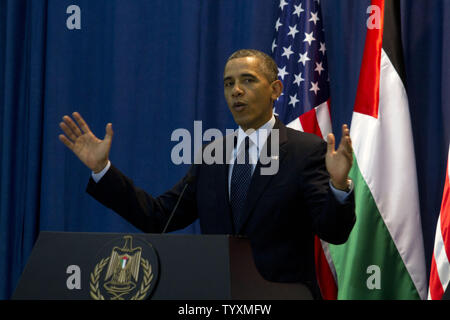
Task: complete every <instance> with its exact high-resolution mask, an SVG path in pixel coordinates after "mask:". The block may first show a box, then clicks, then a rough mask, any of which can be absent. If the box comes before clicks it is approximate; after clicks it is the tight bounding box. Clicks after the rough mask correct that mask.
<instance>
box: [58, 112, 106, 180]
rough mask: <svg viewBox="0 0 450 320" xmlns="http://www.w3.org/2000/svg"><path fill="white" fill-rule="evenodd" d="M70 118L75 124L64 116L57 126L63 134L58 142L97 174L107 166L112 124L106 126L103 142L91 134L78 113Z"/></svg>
mask: <svg viewBox="0 0 450 320" xmlns="http://www.w3.org/2000/svg"><path fill="white" fill-rule="evenodd" d="M72 116H73V118H74V119H75V121H76V123H75V122H74V121H73V120H72V118H71V117H69V116H67V115H66V116H64V117H63V122H61V123H60V124H59V126H60V127H61V129H62V130H63V131H64V133H65V135H64V134H60V135H59V140H60V141H61V142H62V143H64V144H65V145H66V146H67V147H68V148H69V149H70V150H72V151H73V153H75V155H76V156H77V157H78V158H79V159H80V160H81V162H83V163H84V164H85V165H86V166H87V167H88V168H89V169H91V170H92V171H94V172H95V173H98V172H100V171H101V170H103V168H105V167H106V165H107V164H108V156H109V150H110V149H111V142H112V136H113V130H112V124H111V123H108V124H107V125H106V135H105V137H104V139H103V140H100V139H98V138H97V137H96V136H95V135H94V134H93V133H92V131H91V130H90V129H89V127H88V125H87V124H86V122H85V121H84V119H83V118H82V117H81V115H80V114H79V113H78V112H74V113H73V114H72Z"/></svg>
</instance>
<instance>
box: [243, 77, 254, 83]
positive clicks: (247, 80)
mask: <svg viewBox="0 0 450 320" xmlns="http://www.w3.org/2000/svg"><path fill="white" fill-rule="evenodd" d="M244 81H245V82H246V83H249V82H254V81H255V80H253V79H251V78H248V79H245V80H244Z"/></svg>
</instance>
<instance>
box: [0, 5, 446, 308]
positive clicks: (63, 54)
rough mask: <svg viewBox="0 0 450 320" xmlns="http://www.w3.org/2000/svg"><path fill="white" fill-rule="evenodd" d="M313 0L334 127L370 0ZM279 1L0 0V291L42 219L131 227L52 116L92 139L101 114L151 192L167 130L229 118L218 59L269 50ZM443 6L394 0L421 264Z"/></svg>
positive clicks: (442, 86) (132, 172)
mask: <svg viewBox="0 0 450 320" xmlns="http://www.w3.org/2000/svg"><path fill="white" fill-rule="evenodd" d="M321 4H322V10H323V12H322V15H323V19H324V28H325V40H326V44H327V50H328V62H329V63H328V64H329V68H330V69H329V74H330V90H331V100H332V119H333V127H334V128H335V130H336V128H337V129H338V128H340V126H341V124H342V123H344V122H346V123H350V121H351V114H352V109H353V103H354V98H355V92H356V87H357V81H358V75H359V67H360V64H361V58H362V52H363V45H364V37H365V30H366V29H365V28H366V25H365V23H366V19H367V17H368V15H367V14H366V9H367V6H368V5H369V1H360V0H349V1H334V0H322V1H321ZM70 5H77V6H78V7H79V8H80V10H81V13H80V14H81V15H80V16H81V21H80V22H81V25H80V26H81V29H73V30H71V29H68V28H67V25H66V22H67V19H68V18H69V17H70V16H71V15H72V13H70V12H69V13H67V8H68V7H69V6H70ZM277 8H278V1H273V0H189V1H185V0H171V1H167V0H129V1H124V0H96V1H88V0H28V1H27V0H0V154H1V156H0V257H1V259H0V279H2V281H0V299H8V298H9V297H10V296H11V294H12V292H13V290H14V288H15V286H16V284H17V280H18V279H19V277H20V274H21V272H22V270H23V268H24V266H25V264H26V262H27V259H28V256H29V254H30V252H31V250H32V247H33V244H34V241H35V240H36V237H37V235H38V233H39V231H41V230H54V231H76V232H139V230H136V229H135V228H134V227H133V226H131V225H130V224H129V223H128V222H126V221H124V220H123V219H122V218H120V217H119V216H118V215H116V214H114V213H113V212H111V211H110V210H109V209H107V208H104V207H103V206H101V205H100V204H99V203H97V202H96V201H95V200H93V199H92V198H91V197H89V196H88V195H87V194H86V193H85V192H84V190H85V188H86V184H87V181H88V178H89V175H90V171H89V169H87V168H86V167H85V166H84V165H83V164H82V163H81V162H80V161H79V160H78V159H77V158H76V157H75V156H74V155H73V154H72V153H71V152H70V151H69V150H68V149H67V148H66V147H65V146H64V145H63V144H62V143H61V142H60V141H59V140H58V134H59V133H60V129H59V127H58V123H59V122H60V121H61V118H62V116H63V115H65V114H70V113H71V112H73V111H78V112H80V113H81V114H82V116H83V117H84V118H85V120H86V121H87V123H88V124H89V125H90V127H91V130H92V131H93V132H94V133H95V134H96V135H97V136H98V137H99V138H103V136H104V134H105V126H106V124H107V123H108V122H111V123H112V124H113V129H114V138H113V144H112V149H111V154H110V159H111V161H112V162H113V163H114V165H115V166H117V167H118V168H120V169H121V170H122V171H123V172H124V173H125V174H127V175H128V176H129V177H131V178H132V179H133V180H134V181H135V183H136V184H137V185H138V186H140V187H142V188H143V189H145V190H146V191H148V192H149V193H151V194H154V195H158V194H160V193H162V192H164V191H165V190H167V189H168V188H170V187H171V186H172V185H173V184H175V182H176V181H178V180H179V179H180V178H181V177H182V176H183V175H184V174H185V172H186V170H187V168H188V165H175V164H173V163H172V160H171V150H172V148H173V147H174V146H175V145H176V144H177V143H178V142H177V141H171V134H172V132H173V131H174V130H175V129H177V128H185V129H187V130H189V131H190V132H192V133H193V132H194V130H193V129H194V121H195V120H201V121H202V130H203V131H205V130H206V129H208V128H218V129H220V130H222V132H225V129H226V128H235V124H234V122H233V119H232V117H231V114H230V112H229V111H228V108H227V106H226V103H225V100H224V98H223V84H222V82H223V81H222V75H223V68H224V65H225V61H226V58H227V57H228V56H229V55H230V54H231V53H232V52H233V51H235V50H237V49H240V48H255V49H259V50H263V51H265V52H267V53H270V52H271V44H272V40H273V36H274V24H275V21H276V19H277V17H276V14H277ZM449 14H450V4H449V1H439V0H433V1H425V0H423V1H403V2H402V18H403V44H404V51H405V62H406V71H407V81H408V93H409V99H410V107H411V115H412V122H413V130H414V144H415V150H416V158H417V167H418V176H419V184H420V197H421V199H420V201H421V209H422V223H423V230H424V239H425V249H426V253H427V263H428V264H429V262H430V259H431V252H432V247H433V240H434V228H435V224H436V220H437V216H438V214H439V206H440V196H441V193H442V188H443V183H444V176H445V166H446V156H447V150H448V149H447V146H448V142H449V134H450V133H449V130H450V126H449V125H448V124H449V123H450V121H449V120H450V114H449V113H450V105H449V104H450V102H449V101H450V99H449V98H450V97H449V94H450V93H449V90H446V86H447V81H448V80H449V79H450V74H449V72H450V67H449V55H448V54H446V52H448V51H449V50H448V49H449V48H448V46H449V43H450V42H449V40H450V39H449V37H450V36H449V33H448V32H446V31H449V30H450V29H449V22H448V21H450V20H449ZM417 21H422V23H417ZM336 134H337V138H338V139H339V138H340V132H339V130H336ZM192 138H193V139H201V137H194V136H193V137H192ZM393 196H395V195H393ZM200 231H201V230H199V227H198V224H194V225H192V226H191V227H189V228H187V229H185V230H182V231H181V232H188V233H199V232H200Z"/></svg>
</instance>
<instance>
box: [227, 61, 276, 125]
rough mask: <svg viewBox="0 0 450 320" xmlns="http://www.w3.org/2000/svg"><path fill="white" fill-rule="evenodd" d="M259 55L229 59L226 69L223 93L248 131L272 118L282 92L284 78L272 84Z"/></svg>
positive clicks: (239, 121)
mask: <svg viewBox="0 0 450 320" xmlns="http://www.w3.org/2000/svg"><path fill="white" fill-rule="evenodd" d="M260 63H261V62H260V60H259V59H258V58H257V57H244V58H236V59H232V60H230V61H228V63H227V65H226V66H225V72H224V93H225V99H226V100H227V104H228V108H229V109H230V111H231V113H232V115H233V118H234V121H235V122H236V123H237V124H238V125H239V126H241V128H242V129H243V130H244V131H245V130H247V129H250V128H252V129H255V130H256V129H258V128H259V127H261V126H262V125H263V124H264V123H266V122H267V121H269V120H270V118H271V117H272V107H273V102H274V101H275V100H276V99H277V98H278V96H279V95H280V94H281V91H282V84H281V81H279V80H276V81H274V82H272V83H270V82H269V80H268V79H267V78H266V76H265V74H264V73H263V72H262V70H261V67H260V66H259V64H260Z"/></svg>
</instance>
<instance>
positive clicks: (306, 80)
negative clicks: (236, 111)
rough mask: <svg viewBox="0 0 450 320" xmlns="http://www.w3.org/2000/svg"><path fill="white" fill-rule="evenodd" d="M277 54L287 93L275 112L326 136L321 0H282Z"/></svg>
mask: <svg viewBox="0 0 450 320" xmlns="http://www.w3.org/2000/svg"><path fill="white" fill-rule="evenodd" d="M278 11H279V14H278V20H277V21H276V23H275V31H276V32H275V39H274V40H273V42H272V54H273V58H274V59H275V61H276V62H277V65H278V78H279V79H280V80H281V81H282V82H283V84H284V90H283V94H282V95H281V96H280V98H278V100H277V101H276V102H275V110H274V111H275V113H276V114H277V115H278V117H279V118H280V120H281V121H283V122H284V123H285V124H287V125H288V126H289V127H292V128H294V129H298V130H301V131H306V132H312V133H316V134H318V135H319V136H320V137H324V138H325V137H326V135H327V134H328V133H330V132H331V121H330V112H329V106H328V104H329V98H330V89H329V78H328V62H327V56H326V45H325V39H324V32H323V25H322V14H321V10H320V1H319V0H314V1H313V0H293V1H288V0H281V1H280V5H279V9H278Z"/></svg>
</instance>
